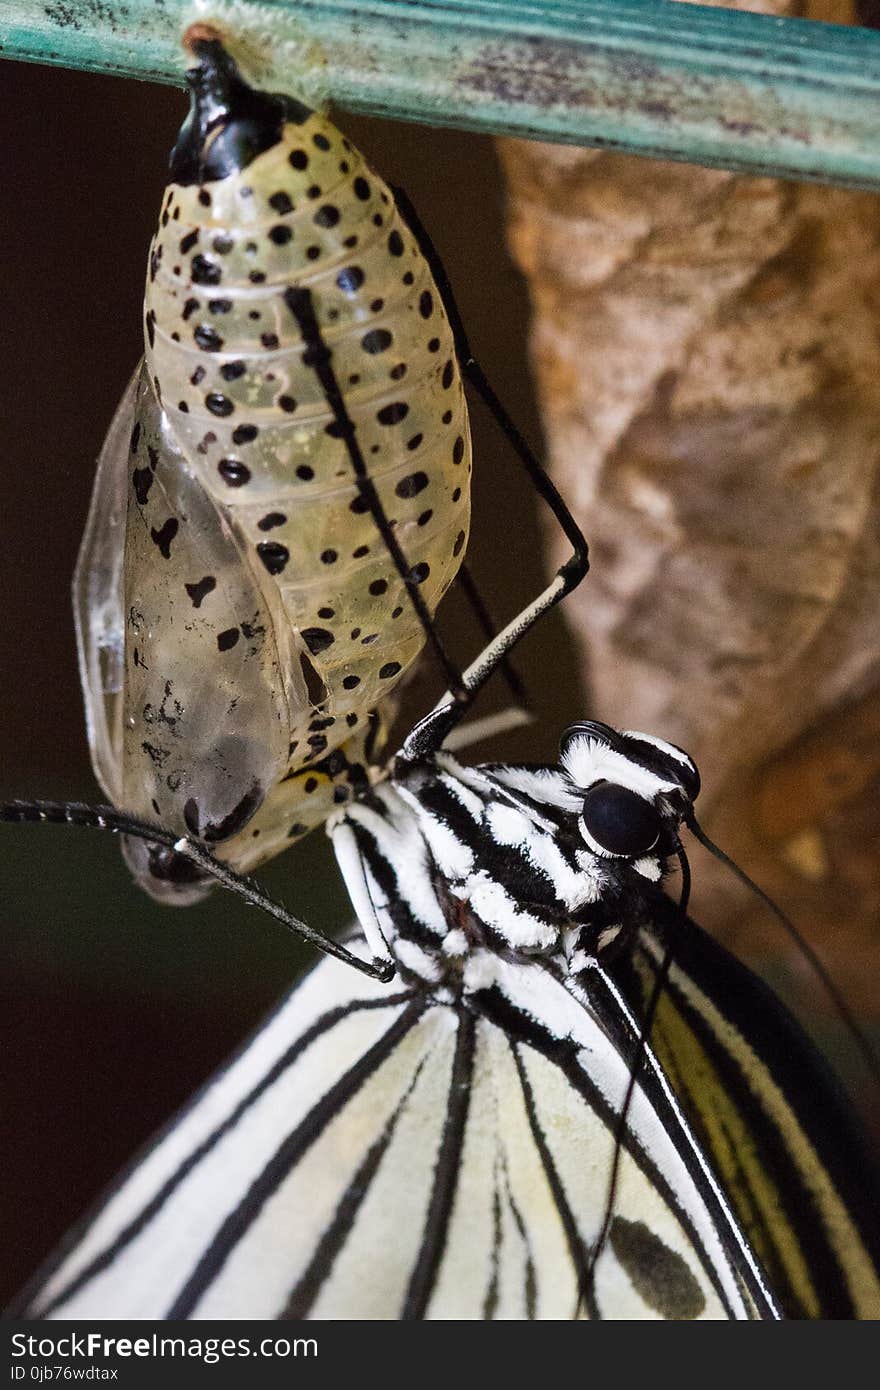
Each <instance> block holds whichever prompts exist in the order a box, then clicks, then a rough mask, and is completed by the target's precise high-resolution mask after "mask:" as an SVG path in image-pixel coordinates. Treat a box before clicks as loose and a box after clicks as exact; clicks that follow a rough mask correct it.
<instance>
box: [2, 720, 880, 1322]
mask: <svg viewBox="0 0 880 1390" xmlns="http://www.w3.org/2000/svg"><path fill="white" fill-rule="evenodd" d="M447 720H448V715H447V714H446V712H445V711H444V710H442V709H441V711H439V713H438V712H435V714H434V715H432V716H430V717H429V718H428V719H427V720H426V721H424V722H423V723H422V724H421V725H420V726H417V728H416V729H415V730H414V731H413V733H412V734H411V735H410V737H409V739H408V740H407V741H406V743H405V744H404V746H403V749H402V750H401V752H400V754H399V755H398V757H397V759H396V760H395V763H394V766H393V771H392V773H391V775H390V776H389V777H388V779H387V780H385V781H384V782H382V783H380V784H379V785H378V786H376V787H375V788H374V789H373V790H372V791H371V792H369V793H368V794H364V795H363V796H361V797H359V798H358V799H357V800H356V801H355V802H354V803H353V804H351V805H349V806H347V807H345V808H343V809H342V810H341V811H340V813H339V814H338V817H337V818H336V820H335V821H334V822H333V823H332V824H331V826H330V834H331V837H332V839H333V843H334V847H335V849H336V854H337V857H338V860H339V864H340V868H341V870H342V873H343V876H344V878H345V881H346V884H347V886H348V889H349V893H350V895H351V898H352V902H353V904H354V906H355V909H356V911H357V914H358V918H359V921H360V926H361V934H360V935H359V936H358V938H357V939H355V940H352V941H351V942H350V943H349V944H350V948H351V949H352V951H358V952H360V953H361V954H362V955H363V956H365V957H366V958H374V959H375V958H377V957H379V956H381V955H382V953H383V952H387V954H388V956H389V957H390V959H391V960H392V961H393V963H394V966H395V970H396V975H395V979H394V980H393V981H392V982H391V983H388V984H383V983H380V982H379V981H376V980H364V979H362V978H360V977H359V976H358V975H356V974H355V972H353V971H351V970H350V969H348V968H347V967H346V966H345V965H344V964H342V963H340V962H338V961H335V960H327V961H324V962H322V963H321V964H320V965H319V966H317V967H316V968H315V969H314V970H313V971H312V972H311V974H310V975H309V976H308V977H307V978H306V980H305V981H304V982H303V983H302V984H301V985H299V986H298V988H297V989H295V990H294V991H293V993H292V994H291V995H290V997H289V998H288V999H287V1000H286V1001H285V1002H284V1003H283V1004H282V1005H281V1007H280V1009H279V1010H278V1011H277V1012H276V1013H275V1014H274V1015H273V1016H272V1017H271V1018H270V1019H269V1020H268V1021H267V1022H266V1023H265V1024H264V1025H263V1027H262V1028H261V1029H260V1030H259V1031H258V1033H257V1034H256V1036H255V1037H254V1038H253V1039H252V1040H251V1041H250V1043H248V1044H247V1045H246V1046H245V1047H244V1049H243V1050H242V1051H241V1052H240V1054H239V1055H238V1056H237V1057H236V1058H235V1059H233V1061H232V1062H231V1064H230V1065H229V1067H228V1068H227V1069H226V1070H224V1071H223V1072H221V1073H220V1074H219V1075H218V1076H216V1077H215V1078H214V1079H213V1080H212V1081H211V1082H209V1083H208V1085H207V1086H206V1087H205V1089H204V1091H203V1092H202V1093H201V1094H200V1095H199V1096H198V1097H197V1098H196V1100H195V1101H194V1102H193V1104H192V1105H191V1106H190V1107H189V1108H188V1109H187V1110H185V1111H184V1112H183V1113H182V1114H181V1115H180V1116H179V1117H178V1118H177V1119H176V1120H175V1121H174V1122H173V1123H172V1125H171V1126H170V1127H169V1129H168V1130H167V1131H166V1132H165V1133H164V1134H163V1135H161V1136H160V1137H159V1139H158V1140H157V1141H156V1143H155V1144H154V1145H153V1146H152V1147H151V1148H150V1149H149V1150H148V1151H147V1152H146V1153H145V1154H143V1155H141V1156H140V1157H139V1159H138V1160H137V1161H136V1162H135V1164H134V1165H133V1167H132V1168H131V1170H130V1171H129V1172H128V1174H127V1175H125V1176H124V1177H123V1178H122V1179H121V1181H120V1183H119V1185H118V1186H117V1188H116V1189H115V1191H114V1192H112V1193H111V1194H110V1196H109V1197H108V1198H106V1200H105V1201H104V1202H103V1203H102V1205H101V1206H100V1208H99V1209H98V1210H97V1211H96V1212H94V1213H92V1215H91V1216H90V1217H89V1218H87V1220H86V1222H85V1224H84V1226H83V1227H82V1228H81V1229H80V1231H79V1232H78V1233H77V1234H76V1236H75V1238H74V1239H73V1241H72V1243H69V1244H68V1246H67V1247H66V1248H65V1250H64V1251H63V1252H62V1253H61V1255H60V1257H59V1258H58V1259H57V1260H56V1261H55V1262H54V1263H53V1264H52V1265H51V1266H50V1267H48V1268H47V1269H46V1270H44V1271H43V1272H42V1273H41V1275H40V1276H39V1278H38V1280H37V1282H36V1284H35V1285H34V1286H33V1287H32V1288H31V1290H30V1291H29V1292H28V1294H27V1296H26V1298H25V1301H24V1304H23V1305H21V1307H22V1308H23V1310H24V1311H26V1312H27V1314H28V1315H29V1316H36V1317H51V1318H65V1317H71V1318H84V1317H94V1316H98V1315H100V1316H102V1317H149V1318H172V1319H176V1318H195V1319H198V1318H228V1317H252V1318H282V1319H285V1318H353V1319H366V1318H405V1319H416V1318H524V1319H525V1318H540V1319H544V1318H570V1317H572V1316H575V1315H576V1314H580V1315H581V1316H587V1317H591V1318H594V1317H595V1318H628V1319H642V1318H666V1319H676V1320H684V1319H697V1318H736V1319H740V1318H762V1319H775V1318H780V1317H810V1318H870V1317H876V1316H878V1315H880V1280H878V1256H880V1229H878V1214H880V1205H878V1203H877V1193H878V1188H877V1185H876V1178H875V1177H874V1176H873V1174H874V1171H875V1170H874V1169H873V1168H872V1166H871V1158H870V1155H869V1153H868V1151H867V1149H866V1147H865V1145H864V1142H863V1141H862V1139H861V1138H860V1136H859V1133H858V1130H857V1126H856V1125H855V1122H854V1120H853V1118H852V1116H851V1114H850V1112H849V1110H848V1108H847V1106H846V1104H845V1102H844V1101H843V1100H842V1098H841V1096H840V1095H839V1093H838V1091H837V1089H836V1087H835V1084H834V1082H833V1080H832V1078H831V1077H830V1076H829V1075H828V1074H827V1072H826V1071H825V1068H824V1065H823V1063H822V1062H821V1060H820V1059H819V1058H818V1057H817V1055H816V1054H815V1052H814V1050H813V1048H812V1046H811V1045H810V1044H809V1043H808V1041H807V1039H806V1038H805V1036H804V1035H803V1033H802V1032H801V1031H800V1029H799V1028H798V1026H797V1025H796V1024H795V1023H794V1021H793V1020H792V1019H791V1018H790V1017H789V1016H788V1014H787V1013H786V1012H785V1010H784V1009H783V1007H782V1005H781V1004H780V1003H779V1002H778V1000H776V998H775V997H774V996H773V995H772V994H771V993H770V991H769V990H768V989H767V988H766V987H765V986H764V985H762V983H761V982H760V981H759V980H758V979H757V978H756V977H755V976H754V975H752V974H751V972H750V971H748V970H747V969H746V968H745V967H744V966H742V965H740V964H739V963H738V962H737V961H735V960H734V959H733V958H732V957H731V956H729V955H728V954H727V952H725V951H724V950H723V949H722V948H721V947H720V946H718V945H717V944H716V943H714V942H713V941H712V940H711V939H710V938H709V937H708V936H706V935H705V934H704V933H703V932H702V931H701V930H700V928H699V927H697V926H696V925H695V924H694V923H693V922H691V921H689V920H688V919H687V918H686V917H685V916H684V915H683V914H682V913H681V912H680V911H679V910H678V908H677V905H676V904H675V903H674V901H673V900H671V899H670V898H669V897H667V896H666V895H665V893H664V892H663V889H662V883H663V880H664V878H665V876H666V875H667V873H668V872H669V869H670V864H671V862H672V861H673V859H674V856H675V854H676V851H677V845H678V840H679V830H680V828H681V824H682V821H683V820H684V819H685V818H688V817H689V816H690V815H691V811H692V803H693V798H694V797H695V795H696V792H697V789H698V786H699V781H698V777H697V773H696V768H695V767H694V765H693V763H692V762H691V761H690V759H689V758H688V757H687V755H686V754H684V753H682V752H681V750H679V749H677V748H675V747H673V746H672V745H670V744H667V743H664V742H663V741H662V740H660V739H656V738H649V737H647V736H645V735H641V734H633V733H625V734H620V733H617V732H616V731H614V730H612V729H610V728H609V727H608V726H606V725H603V724H600V723H598V722H595V721H588V722H585V723H583V724H580V725H576V726H574V727H573V728H572V729H570V730H569V731H568V732H567V733H566V734H565V736H564V738H563V740H562V745H561V753H560V761H559V763H558V765H557V766H555V767H550V766H548V767H535V766H525V765H505V764H498V763H495V764H486V765H483V766H476V767H466V766H463V765H462V764H461V763H460V762H459V761H457V759H456V758H455V757H454V756H453V755H452V754H450V753H449V752H447V751H444V749H443V747H442V745H441V746H436V743H435V740H436V738H437V736H438V732H439V731H441V730H443V729H445V726H446V723H447ZM670 943H672V944H673V956H672V964H671V967H670V969H669V972H668V979H667V980H665V981H664V987H663V989H662V991H661V992H660V994H659V1001H658V1004H657V1008H656V1014H655V1017H654V1020H653V1027H652V1028H651V1033H650V1039H649V1040H647V1041H645V1040H644V1038H643V1037H642V1029H643V1024H644V1022H645V1019H646V1014H647V1011H648V1008H649V1001H650V1000H651V997H652V993H653V990H654V986H655V984H656V981H657V979H658V975H659V972H660V970H661V965H662V962H663V959H664V955H665V953H666V952H667V951H668V949H669V946H670ZM640 1042H641V1046H642V1049H643V1052H644V1056H643V1059H642V1062H641V1065H640V1066H639V1068H638V1070H637V1072H635V1073H634V1072H633V1063H634V1058H635V1056H636V1053H637V1050H638V1049H639V1046H640ZM634 1076H635V1080H634V1083H633V1077H634ZM628 1089H629V1090H630V1096H629V1103H628V1104H627V1106H626V1124H625V1127H624V1128H623V1129H622V1131H620V1132H619V1133H618V1126H617V1120H618V1117H619V1116H620V1115H621V1109H622V1107H623V1105H624V1102H625V1097H626V1096H627V1091H628ZM615 1162H616V1169H617V1171H616V1180H615V1182H614V1191H613V1194H610V1196H611V1205H610V1208H609V1207H608V1201H609V1173H610V1172H611V1171H612V1168H613V1167H614V1165H615Z"/></svg>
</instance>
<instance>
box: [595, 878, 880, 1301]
mask: <svg viewBox="0 0 880 1390" xmlns="http://www.w3.org/2000/svg"><path fill="white" fill-rule="evenodd" d="M668 916H669V913H668V907H665V906H664V904H663V903H658V905H657V912H656V918H655V927H654V929H652V930H651V931H650V932H645V933H643V936H642V940H641V942H640V944H639V947H638V949H636V950H634V951H633V952H632V954H631V955H630V956H628V957H627V959H626V960H625V961H622V962H621V966H620V970H619V972H618V973H619V975H620V976H621V978H622V983H623V987H624V992H625V993H626V995H627V997H628V998H629V999H630V1000H631V1001H632V1003H633V1006H634V1008H635V1009H636V1011H638V1009H639V1007H640V1005H643V1004H644V1000H645V998H646V997H647V993H648V990H649V989H650V985H651V982H652V981H653V978H654V974H655V971H656V968H657V962H658V960H659V958H660V945H659V939H658V936H657V934H656V930H657V927H658V926H659V925H660V924H661V923H662V922H663V920H664V917H665V918H666V919H667V924H668ZM677 956H678V960H677V964H676V965H675V966H674V967H673V970H672V974H671V978H670V981H669V986H668V989H667V991H666V993H665V995H664V997H663V998H662V1000H661V1002H660V1007H659V1009H658V1013H657V1019H656V1023H655V1026H654V1029H653V1032H652V1045H653V1050H654V1052H655V1054H656V1056H657V1057H658V1059H659V1060H660V1062H661V1063H662V1066H663V1070H664V1074H665V1075H666V1076H667V1077H668V1078H669V1080H670V1081H671V1083H672V1085H673V1087H674V1090H675V1093H676V1095H677V1096H678V1098H679V1099H680V1101H681V1104H682V1106H683V1108H684V1109H685V1111H686V1113H687V1115H688V1118H689V1121H690V1123H691V1125H692V1127H693V1129H694V1132H695V1134H696V1135H697V1136H698V1139H699V1142H700V1145H701V1147H702V1148H703V1149H704V1151H705V1152H708V1153H711V1154H712V1157H713V1164H714V1167H715V1169H716V1171H717V1172H718V1173H719V1175H720V1176H721V1178H722V1180H723V1183H724V1188H725V1191H726V1193H727V1194H728V1196H729V1198H730V1201H731V1204H732V1206H733V1207H734V1209H735V1210H736V1212H737V1217H738V1220H739V1221H740V1222H741V1224H742V1227H743V1229H744V1231H745V1232H746V1233H747V1235H748V1239H749V1241H750V1243H751V1245H752V1246H753V1248H754V1249H755V1251H756V1253H757V1255H758V1256H759V1258H760V1260H761V1264H762V1267H763V1268H764V1269H765V1270H766V1271H767V1274H768V1278H769V1279H770V1282H771V1283H772V1286H773V1289H774V1292H775V1293H776V1296H777V1297H778V1298H779V1300H780V1303H781V1305H782V1307H783V1309H784V1311H785V1313H786V1316H788V1317H797V1318H804V1317H806V1318H833V1319H841V1318H844V1319H851V1318H859V1319H863V1318H870V1319H875V1318H880V1279H878V1273H877V1267H876V1263H875V1261H876V1252H877V1251H878V1250H880V1205H878V1202H877V1192H878V1187H880V1178H878V1173H877V1161H876V1156H875V1155H874V1154H873V1153H872V1152H871V1150H870V1148H869V1146H868V1145H867V1144H866V1143H865V1140H864V1136H863V1135H862V1134H861V1132H860V1130H859V1128H858V1126H857V1125H856V1124H854V1119H853V1114H852V1111H851V1108H850V1106H849V1105H848V1103H847V1102H846V1100H845V1098H844V1096H843V1095H842V1093H841V1091H840V1087H839V1086H838V1084H837V1082H836V1079H835V1078H834V1077H833V1076H832V1075H831V1073H830V1071H829V1069H828V1068H827V1066H826V1065H825V1063H824V1060H823V1059H822V1058H821V1057H820V1056H819V1055H818V1054H817V1052H816V1050H815V1048H814V1047H813V1046H812V1044H811V1043H810V1042H809V1040H808V1039H807V1038H806V1037H805V1035H804V1034H803V1032H802V1031H801V1029H800V1028H799V1026H798V1025H797V1024H796V1023H795V1022H794V1020H793V1019H792V1018H791V1016H790V1015H789V1014H788V1013H787V1011H786V1010H785V1009H784V1008H783V1007H782V1005H781V1004H780V1002H779V1000H778V999H777V998H776V996H775V995H774V994H773V993H772V992H771V991H770V990H769V989H767V987H766V986H765V985H764V984H763V983H762V982H761V981H760V980H759V979H758V978H757V977H756V976H755V975H753V974H752V972H751V971H749V970H747V969H746V968H745V967H744V966H743V965H742V964H741V963H740V962H739V961H737V960H736V959H735V958H734V957H733V956H731V955H730V954H729V953H728V952H727V951H725V950H724V948H723V947H721V946H719V945H718V943H717V942H715V941H713V940H712V938H711V937H709V936H707V935H706V933H705V932H702V931H700V929H699V928H698V927H696V926H695V925H694V924H693V923H690V924H689V926H688V929H687V931H686V932H685V933H684V934H683V935H681V937H680V940H679V942H678V948H677ZM872 1252H873V1253H872Z"/></svg>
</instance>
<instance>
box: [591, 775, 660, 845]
mask: <svg viewBox="0 0 880 1390" xmlns="http://www.w3.org/2000/svg"><path fill="white" fill-rule="evenodd" d="M582 815H583V823H584V827H585V828H586V830H587V833H588V834H589V836H590V838H591V839H592V840H594V841H595V842H596V844H597V845H598V846H599V848H600V849H603V850H604V851H605V852H606V854H619V855H621V856H625V857H626V858H628V859H634V858H638V857H639V855H642V854H647V852H648V850H650V849H653V848H654V846H655V845H656V843H657V841H658V839H659V838H660V830H661V827H662V822H661V819H660V813H659V812H658V810H657V808H656V807H655V806H653V805H652V804H651V802H650V801H646V800H645V798H644V797H643V796H639V795H638V793H637V792H633V791H630V789H629V788H628V787H618V786H616V785H615V784H614V783H613V782H597V783H596V785H595V786H594V787H591V788H590V790H589V791H588V792H587V794H586V796H585V797H584V809H583V812H582Z"/></svg>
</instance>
